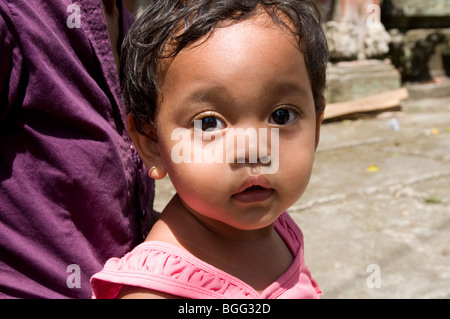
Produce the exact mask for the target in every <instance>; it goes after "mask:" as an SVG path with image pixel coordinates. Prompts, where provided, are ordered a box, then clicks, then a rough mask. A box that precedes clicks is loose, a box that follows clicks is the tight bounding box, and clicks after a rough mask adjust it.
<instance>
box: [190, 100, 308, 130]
mask: <svg viewBox="0 0 450 319" xmlns="http://www.w3.org/2000/svg"><path fill="white" fill-rule="evenodd" d="M280 110H287V111H289V112H292V113H293V116H295V117H294V118H293V119H292V120H290V121H289V122H288V123H284V124H279V123H271V124H272V125H279V126H283V125H288V124H290V123H292V122H293V121H295V120H296V119H297V118H298V117H299V116H300V115H301V114H302V112H301V111H300V110H299V109H298V108H297V107H295V106H292V105H280V106H278V107H276V108H275V109H274V110H273V111H272V113H270V116H269V123H270V121H271V119H272V116H273V115H274V113H275V112H277V111H280ZM292 113H290V114H292ZM210 117H211V118H215V119H216V121H220V122H222V123H223V126H224V127H226V123H225V120H223V119H222V118H221V117H220V116H219V114H218V113H216V112H213V111H207V112H203V113H201V114H199V115H197V116H196V117H195V118H194V119H193V120H192V126H193V127H194V128H196V129H200V130H201V131H203V132H204V131H206V130H203V125H202V126H199V125H198V124H196V123H198V122H197V121H200V123H199V124H203V123H201V122H202V121H203V120H204V119H206V118H210ZM224 127H222V128H217V130H221V129H223V128H224Z"/></svg>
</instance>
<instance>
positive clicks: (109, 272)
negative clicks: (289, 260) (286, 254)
mask: <svg viewBox="0 0 450 319" xmlns="http://www.w3.org/2000/svg"><path fill="white" fill-rule="evenodd" d="M275 229H276V230H277V232H278V233H279V234H280V235H281V236H282V238H283V240H284V241H285V242H286V244H287V245H288V246H289V248H290V249H291V251H292V253H293V255H294V256H295V260H294V262H293V264H292V265H291V267H290V268H289V269H288V271H286V273H284V274H283V275H282V276H281V277H280V278H279V280H277V281H276V282H275V283H273V284H272V285H270V286H269V287H268V288H267V289H266V290H265V291H264V292H263V293H262V294H261V295H260V294H258V292H256V291H255V290H254V289H253V288H252V287H251V286H249V285H248V284H246V283H245V282H243V281H241V280H239V279H238V278H236V277H234V276H231V275H229V274H227V273H226V272H224V271H222V270H220V269H218V268H216V267H214V266H212V265H210V264H208V263H206V262H203V261H202V260H200V259H198V258H197V257H195V256H193V255H192V254H190V253H189V252H188V251H186V250H184V249H182V248H180V247H178V246H175V245H172V244H169V243H165V242H159V241H148V242H144V243H142V244H141V245H139V246H137V247H136V248H135V249H134V250H133V251H131V252H130V253H128V254H126V255H125V256H124V257H123V258H120V259H119V258H112V259H110V260H108V262H107V263H106V264H105V267H104V269H103V270H102V271H101V272H99V273H97V274H95V275H94V276H93V277H92V278H91V284H92V288H93V297H94V298H102V299H103V298H116V297H117V295H118V294H119V292H120V290H121V289H122V287H123V285H129V286H136V287H142V288H146V289H152V290H157V291H161V292H164V293H168V294H173V295H176V296H180V297H184V298H205V299H206V298H227V299H231V298H234V299H237V298H240V299H243V298H264V297H266V298H267V297H269V298H273V297H276V296H279V295H281V294H282V293H283V292H284V291H286V290H288V289H289V288H292V287H293V286H295V285H296V284H298V280H299V277H304V275H307V277H308V278H309V279H311V278H310V275H309V271H307V274H300V272H301V271H302V268H303V267H302V264H303V249H302V240H303V238H302V237H303V236H302V233H301V231H300V229H299V228H298V226H297V225H296V224H295V222H294V221H293V220H292V219H291V218H290V216H289V215H287V213H284V214H283V215H281V216H280V218H279V219H278V220H277V222H276V224H275ZM306 270H307V269H306ZM309 279H308V280H307V281H309ZM315 285H316V284H315V282H314V283H313V286H315ZM308 286H309V287H311V283H310V284H309V285H308ZM316 290H317V289H316ZM317 292H320V290H319V291H317Z"/></svg>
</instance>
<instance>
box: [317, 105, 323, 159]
mask: <svg viewBox="0 0 450 319" xmlns="http://www.w3.org/2000/svg"><path fill="white" fill-rule="evenodd" d="M322 103H323V105H321V108H320V109H321V110H324V109H325V102H322ZM324 114H325V111H320V112H316V147H315V149H316V150H317V146H319V140H320V127H321V125H322V121H323V116H324Z"/></svg>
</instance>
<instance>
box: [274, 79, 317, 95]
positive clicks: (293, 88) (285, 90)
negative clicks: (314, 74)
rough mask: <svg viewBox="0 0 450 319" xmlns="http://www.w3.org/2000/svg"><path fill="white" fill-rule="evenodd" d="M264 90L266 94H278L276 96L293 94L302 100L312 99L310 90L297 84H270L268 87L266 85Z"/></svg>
mask: <svg viewBox="0 0 450 319" xmlns="http://www.w3.org/2000/svg"><path fill="white" fill-rule="evenodd" d="M265 89H266V90H267V91H268V92H272V93H278V94H295V95H298V96H300V97H302V98H305V99H306V98H309V97H311V98H312V90H311V88H310V87H309V84H308V86H305V85H301V84H299V83H293V82H289V81H286V82H284V81H283V82H270V83H269V84H268V85H266V87H265Z"/></svg>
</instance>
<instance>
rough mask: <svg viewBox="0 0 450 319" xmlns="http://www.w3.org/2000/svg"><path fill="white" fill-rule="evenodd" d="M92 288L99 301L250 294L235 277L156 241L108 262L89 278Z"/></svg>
mask: <svg viewBox="0 0 450 319" xmlns="http://www.w3.org/2000/svg"><path fill="white" fill-rule="evenodd" d="M91 286H92V291H93V297H94V298H98V299H104V298H106V299H112V298H118V297H123V298H125V297H128V298H161V297H164V298H173V297H174V296H179V297H181V298H194V299H195V298H208V299H210V298H244V297H246V296H248V294H249V292H248V290H247V289H246V286H243V285H242V283H241V282H239V281H238V280H236V279H235V278H234V277H232V276H230V275H228V274H226V273H225V272H223V271H221V270H219V269H217V268H215V267H213V266H211V265H209V264H207V263H205V262H203V261H202V260H200V259H198V258H196V257H195V256H193V255H192V254H190V253H189V252H187V251H185V250H184V249H182V248H180V247H177V246H175V245H172V244H169V243H164V242H156V241H154V242H153V241H147V242H144V243H142V244H141V245H139V246H137V247H136V248H135V249H134V250H133V251H131V252H130V253H128V254H126V255H125V256H124V257H122V258H112V259H110V260H108V262H107V263H106V264H105V266H104V268H103V270H102V271H100V272H98V273H96V274H95V275H94V276H93V277H92V278H91ZM129 286H130V287H129ZM122 289H123V290H122Z"/></svg>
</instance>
